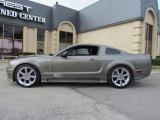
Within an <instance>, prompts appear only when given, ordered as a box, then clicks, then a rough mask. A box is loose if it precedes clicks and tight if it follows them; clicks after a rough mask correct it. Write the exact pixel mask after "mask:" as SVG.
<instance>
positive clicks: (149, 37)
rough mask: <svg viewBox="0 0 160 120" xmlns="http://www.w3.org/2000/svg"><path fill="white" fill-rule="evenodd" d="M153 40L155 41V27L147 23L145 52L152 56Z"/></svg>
mask: <svg viewBox="0 0 160 120" xmlns="http://www.w3.org/2000/svg"><path fill="white" fill-rule="evenodd" d="M152 39H153V26H152V25H150V24H148V23H147V24H146V48H145V52H146V53H147V54H150V55H151V54H152Z"/></svg>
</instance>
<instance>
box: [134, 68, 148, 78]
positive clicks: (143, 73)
mask: <svg viewBox="0 0 160 120" xmlns="http://www.w3.org/2000/svg"><path fill="white" fill-rule="evenodd" d="M150 75H151V69H143V70H137V71H136V72H135V77H134V80H139V79H143V78H146V77H149V76H150Z"/></svg>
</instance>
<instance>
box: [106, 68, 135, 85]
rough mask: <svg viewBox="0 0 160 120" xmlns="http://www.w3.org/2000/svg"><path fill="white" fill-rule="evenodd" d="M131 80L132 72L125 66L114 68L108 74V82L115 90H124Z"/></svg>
mask: <svg viewBox="0 0 160 120" xmlns="http://www.w3.org/2000/svg"><path fill="white" fill-rule="evenodd" d="M131 79H132V72H131V70H130V69H129V68H128V67H126V66H116V67H114V68H113V69H111V71H110V72H109V75H108V82H109V84H110V85H111V86H113V87H115V88H126V87H127V86H128V85H129V84H130V82H131Z"/></svg>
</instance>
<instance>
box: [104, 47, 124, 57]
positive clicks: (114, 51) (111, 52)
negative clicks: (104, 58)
mask: <svg viewBox="0 0 160 120" xmlns="http://www.w3.org/2000/svg"><path fill="white" fill-rule="evenodd" d="M120 53H121V52H120V51H119V50H115V49H112V48H106V54H107V55H109V54H120Z"/></svg>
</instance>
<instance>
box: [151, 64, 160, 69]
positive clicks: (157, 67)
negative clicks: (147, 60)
mask: <svg viewBox="0 0 160 120" xmlns="http://www.w3.org/2000/svg"><path fill="white" fill-rule="evenodd" d="M152 69H160V65H152Z"/></svg>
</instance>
